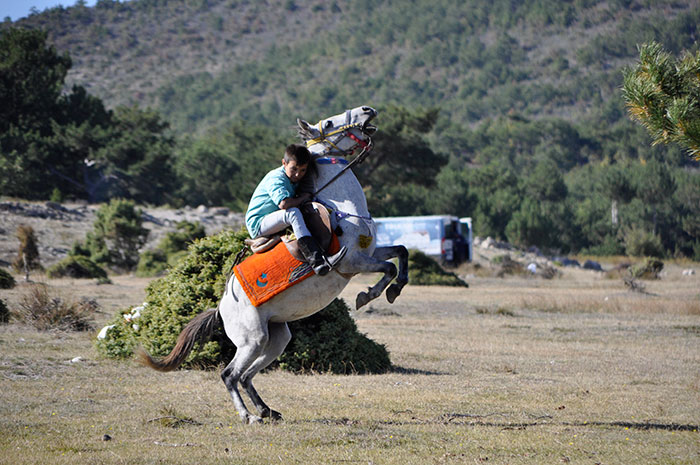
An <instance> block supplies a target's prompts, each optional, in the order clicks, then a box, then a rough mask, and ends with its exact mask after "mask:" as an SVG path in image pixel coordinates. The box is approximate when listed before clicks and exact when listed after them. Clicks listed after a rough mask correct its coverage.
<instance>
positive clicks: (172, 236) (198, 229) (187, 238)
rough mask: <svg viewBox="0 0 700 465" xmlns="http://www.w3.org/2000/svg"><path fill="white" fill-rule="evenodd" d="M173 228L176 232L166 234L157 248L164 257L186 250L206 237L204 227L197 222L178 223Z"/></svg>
mask: <svg viewBox="0 0 700 465" xmlns="http://www.w3.org/2000/svg"><path fill="white" fill-rule="evenodd" d="M175 227H176V230H175V231H171V232H169V233H167V234H166V235H165V237H164V238H163V239H162V240H161V241H160V243H159V244H158V247H157V248H158V250H160V251H162V252H163V253H164V254H165V255H166V256H170V255H171V254H174V253H177V252H181V251H183V250H187V247H188V246H189V245H190V244H191V243H192V242H194V241H195V240H197V239H202V238H204V237H206V235H207V233H206V231H205V230H204V226H202V224H201V223H200V222H199V221H197V222H196V223H190V222H189V221H180V222H179V223H177V225H176V226H175Z"/></svg>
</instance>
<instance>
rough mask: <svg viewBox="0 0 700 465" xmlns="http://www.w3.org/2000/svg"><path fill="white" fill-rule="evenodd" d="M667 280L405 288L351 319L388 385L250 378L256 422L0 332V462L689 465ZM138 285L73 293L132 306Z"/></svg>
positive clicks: (176, 382) (35, 336)
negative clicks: (639, 289)
mask: <svg viewBox="0 0 700 465" xmlns="http://www.w3.org/2000/svg"><path fill="white" fill-rule="evenodd" d="M669 273H670V274H669V275H667V276H666V277H663V278H662V279H661V280H658V281H653V282H648V283H647V284H648V285H647V291H648V292H649V293H650V294H652V295H649V296H640V295H639V293H632V292H629V291H627V290H626V289H625V287H624V284H623V283H622V282H621V281H619V280H609V279H601V278H600V277H599V276H598V275H597V274H595V273H591V272H582V273H580V274H579V273H578V272H577V273H576V274H571V273H568V272H565V274H564V276H563V277H562V278H560V279H555V280H551V281H546V280H533V279H526V278H509V279H505V280H504V279H495V278H489V277H484V278H474V279H472V280H470V283H469V284H470V286H471V287H470V288H447V287H418V286H408V287H407V288H405V289H404V294H403V295H402V296H401V297H400V298H399V299H398V300H397V302H396V303H395V304H394V305H389V304H388V303H386V301H385V300H377V301H375V302H373V303H372V308H373V309H374V310H375V311H373V312H371V313H366V312H361V313H358V314H357V315H355V317H356V319H357V323H358V327H359V328H360V330H361V331H363V332H365V333H366V334H367V335H368V336H369V337H371V338H372V339H374V340H376V341H378V342H381V343H383V344H386V346H387V348H388V349H389V351H390V352H391V355H392V361H393V362H394V364H395V365H396V369H395V370H394V371H393V372H391V373H388V374H384V375H371V376H339V375H312V376H309V375H293V374H290V373H287V372H283V371H271V372H267V373H263V374H261V375H259V376H258V377H257V378H256V386H257V388H258V390H259V391H260V393H261V395H262V396H263V397H264V398H265V399H266V401H267V402H268V403H269V404H270V406H271V407H272V408H275V409H277V410H280V411H281V412H282V413H283V414H284V415H285V421H282V422H277V423H268V424H265V425H258V426H246V425H242V424H240V423H239V421H238V416H237V415H236V414H235V412H234V409H233V405H232V403H231V401H230V399H229V397H228V394H227V393H226V390H225V388H224V386H223V383H221V381H220V378H219V374H218V372H204V371H196V370H191V371H189V370H188V371H179V372H175V373H158V372H155V371H151V370H148V369H146V368H143V367H140V366H138V365H136V364H135V363H132V362H115V361H111V360H101V359H99V358H98V357H97V355H96V352H95V350H94V349H93V346H92V337H93V336H94V334H90V335H89V336H88V335H87V334H84V333H64V334H58V335H56V334H51V333H43V332H38V331H35V330H33V329H31V328H28V327H24V326H18V325H14V324H13V325H9V326H3V327H0V354H1V356H0V357H1V358H0V431H1V432H2V434H0V463H13V464H24V463H59V464H60V463H76V462H77V463H97V464H100V463H115V464H119V463H126V464H151V463H153V464H155V463H169V464H170V463H173V464H179V463H182V464H191V463H208V464H209V463H222V464H223V463H226V464H232V463H233V464H261V463H278V462H279V463H303V464H310V463H313V464H316V463H318V464H334V463H339V464H343V463H375V464H390V465H391V464H402V465H404V464H407V463H410V464H413V463H415V464H425V463H435V464H441V463H496V464H502V463H503V464H505V463H508V464H542V463H587V464H594V463H605V464H611V463H661V464H671V463H673V464H684V463H685V464H691V463H697V462H698V461H699V460H700V433H698V432H697V427H698V424H700V373H699V372H698V366H700V349H699V346H698V337H699V335H700V330H698V328H700V314H699V313H698V312H697V311H696V309H697V306H696V305H697V304H696V302H697V300H698V299H699V298H700V295H699V293H698V289H699V288H700V285H699V284H700V281H698V278H697V277H696V276H694V277H689V279H682V278H680V277H678V278H676V277H674V276H675V275H673V270H669ZM374 278H375V277H359V278H356V279H357V281H356V282H355V281H353V283H351V284H350V286H349V287H348V288H347V289H346V290H345V291H344V292H343V295H342V296H343V297H344V298H345V299H346V300H348V301H352V299H354V295H355V294H356V293H357V292H358V291H359V290H363V289H364V288H365V287H366V285H367V284H368V283H370V282H372V281H373V280H374ZM70 282H71V281H69V280H66V281H61V280H59V281H52V282H51V285H52V286H56V287H59V288H60V287H64V286H65V287H68V286H69V284H68V283H70ZM138 288H139V286H135V285H134V282H133V281H131V279H130V278H117V279H115V285H114V286H100V287H99V288H95V287H91V288H89V289H87V290H85V289H77V288H76V291H77V294H76V297H78V296H80V295H84V293H85V292H88V293H92V292H95V291H99V292H100V293H101V294H100V296H99V297H97V298H98V301H99V302H100V303H101V304H103V305H106V306H111V305H112V304H115V303H116V302H117V301H119V302H120V305H122V306H126V305H133V304H137V303H140V302H141V301H142V300H143V296H142V294H139V292H140V291H138ZM605 297H608V301H606V300H605ZM381 299H383V298H381ZM611 299H612V302H611ZM10 300H11V302H14V300H13V299H10ZM684 302H685V305H686V306H685V307H683V303H684ZM109 317H110V314H108V313H105V314H99V316H98V324H99V323H102V322H104V321H106V320H107V319H108V318H109ZM75 357H81V360H79V361H77V362H71V361H72V360H74V359H75ZM174 425H177V426H178V427H177V428H174V427H172V426H174ZM105 435H107V436H109V438H110V440H107V441H105V440H104V439H105Z"/></svg>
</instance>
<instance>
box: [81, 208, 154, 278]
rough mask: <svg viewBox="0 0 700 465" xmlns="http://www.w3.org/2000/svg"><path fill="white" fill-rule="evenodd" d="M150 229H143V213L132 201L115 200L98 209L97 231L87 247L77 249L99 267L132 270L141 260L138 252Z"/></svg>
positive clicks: (94, 225)
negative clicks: (87, 255)
mask: <svg viewBox="0 0 700 465" xmlns="http://www.w3.org/2000/svg"><path fill="white" fill-rule="evenodd" d="M147 237H148V230H147V229H145V228H143V227H142V220H141V210H138V209H136V208H135V206H134V202H133V201H131V200H123V199H113V200H112V201H110V202H109V203H108V204H105V205H102V206H101V207H100V209H99V210H97V218H96V219H95V222H94V223H93V230H92V231H90V232H88V233H87V236H86V237H85V243H84V244H76V245H74V247H73V249H74V251H75V252H76V253H78V254H81V255H84V254H86V253H89V256H90V259H91V260H92V261H94V262H95V263H97V264H99V265H106V266H112V267H115V268H118V269H125V270H131V269H133V268H134V267H135V266H136V264H137V263H138V260H139V252H138V250H139V249H140V248H141V246H143V244H145V243H146V238H147Z"/></svg>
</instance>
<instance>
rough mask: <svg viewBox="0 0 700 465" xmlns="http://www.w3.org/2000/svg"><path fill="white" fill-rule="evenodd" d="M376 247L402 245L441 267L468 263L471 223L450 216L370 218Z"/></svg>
mask: <svg viewBox="0 0 700 465" xmlns="http://www.w3.org/2000/svg"><path fill="white" fill-rule="evenodd" d="M374 222H375V224H376V225H377V246H378V247H384V246H390V245H404V246H405V247H406V248H407V249H417V250H420V251H421V252H423V253H424V254H426V255H430V256H432V257H435V258H438V259H439V260H441V261H442V262H443V263H448V264H452V265H458V264H460V263H462V262H464V261H471V259H472V219H471V218H458V217H456V216H451V215H431V216H393V217H384V218H374Z"/></svg>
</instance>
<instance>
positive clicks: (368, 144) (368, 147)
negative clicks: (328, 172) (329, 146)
mask: <svg viewBox="0 0 700 465" xmlns="http://www.w3.org/2000/svg"><path fill="white" fill-rule="evenodd" d="M347 137H350V138H351V139H352V140H354V141H355V142H357V145H356V146H355V147H353V148H352V149H351V150H348V152H346V153H345V154H346V155H349V154H351V153H352V152H353V150H355V148H357V146H358V145H359V146H361V147H362V152H360V154H359V155H358V156H357V157H355V159H354V160H353V161H351V162H350V163H348V164H347V166H345V168H343V169H342V170H340V172H339V173H338V174H336V175H335V176H333V178H332V179H331V180H330V181H328V182H327V183H325V184H324V185H323V186H322V187H320V188H319V189H317V190H316V191H315V192H314V193H313V194H312V195H313V196H314V197H315V196H317V195H318V193H319V192H321V191H322V190H323V189H325V188H326V187H328V186H329V185H330V184H331V183H333V181H335V180H336V179H338V178H339V177H341V176H342V175H343V173H345V172H346V171H347V170H349V169H351V168H352V167H353V166H355V165H358V164H360V163H362V162H363V161H365V158H367V155H369V152H370V150H372V139H371V138H370V139H369V142H365V141H363V140H362V139H360V138H359V137H357V136H355V135H354V134H353V133H351V132H348V133H347ZM336 148H337V147H336Z"/></svg>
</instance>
